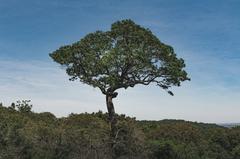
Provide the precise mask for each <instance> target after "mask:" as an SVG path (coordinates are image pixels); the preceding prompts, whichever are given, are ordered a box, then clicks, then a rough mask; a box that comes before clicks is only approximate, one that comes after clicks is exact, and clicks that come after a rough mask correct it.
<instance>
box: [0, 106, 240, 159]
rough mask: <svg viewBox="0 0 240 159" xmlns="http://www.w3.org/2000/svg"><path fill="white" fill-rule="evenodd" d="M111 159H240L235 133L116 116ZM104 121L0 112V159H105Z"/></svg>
mask: <svg viewBox="0 0 240 159" xmlns="http://www.w3.org/2000/svg"><path fill="white" fill-rule="evenodd" d="M116 117H117V119H118V121H119V122H118V123H117V125H116V127H117V134H116V135H117V136H116V138H115V141H114V142H115V145H114V149H115V152H116V155H117V156H116V159H239V158H240V127H235V128H224V127H221V126H218V125H214V124H202V123H193V122H185V121H179V120H163V121H136V120H135V119H134V118H130V117H126V116H125V115H117V116H116ZM109 134H110V125H109V123H108V115H107V114H105V113H102V112H97V113H92V114H88V113H83V114H71V115H69V116H68V117H65V118H56V117H55V116H54V115H53V114H51V113H48V112H45V113H33V112H31V113H26V112H25V111H20V110H14V111H13V110H12V108H11V107H9V108H6V107H0V159H5V158H6V159H79V158H80V159H110V158H111V155H110V154H111V153H112V150H111V142H113V141H112V140H111V139H110V135H109Z"/></svg>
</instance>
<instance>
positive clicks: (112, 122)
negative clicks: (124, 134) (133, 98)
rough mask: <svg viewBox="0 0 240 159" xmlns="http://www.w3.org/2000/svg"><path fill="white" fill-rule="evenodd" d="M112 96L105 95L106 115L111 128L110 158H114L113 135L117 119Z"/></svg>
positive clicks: (114, 135)
mask: <svg viewBox="0 0 240 159" xmlns="http://www.w3.org/2000/svg"><path fill="white" fill-rule="evenodd" d="M113 98H114V96H112V95H106V103H107V109H108V116H109V122H110V128H111V134H110V138H111V149H112V155H111V156H112V158H114V156H115V152H114V145H115V137H116V129H117V128H116V124H117V120H116V117H115V110H114V105H113V102H112V99H113Z"/></svg>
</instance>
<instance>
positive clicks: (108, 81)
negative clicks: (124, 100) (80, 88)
mask: <svg viewBox="0 0 240 159" xmlns="http://www.w3.org/2000/svg"><path fill="white" fill-rule="evenodd" d="M50 56H51V57H52V59H53V60H54V61H55V62H57V63H59V64H61V65H63V66H65V68H66V72H67V74H68V75H69V76H70V77H71V78H70V80H77V79H79V80H80V81H81V82H83V83H86V84H88V85H91V86H93V87H98V88H99V89H100V90H101V91H102V93H103V94H111V93H113V92H114V91H115V90H117V89H119V88H125V89H126V88H128V87H134V86H135V85H137V84H143V85H148V84H150V83H156V85H157V86H159V87H161V88H163V89H165V90H167V91H168V93H170V94H172V92H171V91H169V90H168V88H169V87H171V86H172V85H175V86H180V83H181V82H182V81H185V80H189V78H188V77H187V73H186V72H185V71H184V70H183V68H184V67H185V64H184V61H183V59H181V58H180V59H179V58H177V56H176V54H175V52H174V50H173V48H172V47H171V46H169V45H166V44H164V43H162V42H161V41H160V40H159V39H158V38H157V37H156V36H155V35H154V34H153V33H152V32H151V31H150V30H149V29H145V28H143V27H141V26H140V25H137V24H135V23H134V22H133V21H132V20H122V21H117V22H115V23H113V24H112V26H111V30H110V31H106V32H104V31H96V32H94V33H90V34H88V35H86V36H85V37H84V38H82V39H81V40H80V41H78V42H76V43H73V44H72V45H67V46H63V47H60V48H59V49H58V50H56V51H54V52H53V53H51V54H50Z"/></svg>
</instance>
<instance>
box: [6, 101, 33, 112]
mask: <svg viewBox="0 0 240 159" xmlns="http://www.w3.org/2000/svg"><path fill="white" fill-rule="evenodd" d="M30 102H31V100H22V101H20V100H19V101H17V104H16V107H17V109H18V111H20V112H24V113H30V112H31V109H32V105H31V104H30ZM11 108H12V109H15V104H14V103H12V105H11Z"/></svg>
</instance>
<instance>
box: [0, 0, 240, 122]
mask: <svg viewBox="0 0 240 159" xmlns="http://www.w3.org/2000/svg"><path fill="white" fill-rule="evenodd" d="M239 8H240V1H239V0H228V1H226V0H202V1H193V0H182V1H179V0H168V1H166V0H121V1H112V0H95V1H83V0H51V1H49V0H21V1H19V0H0V102H2V103H3V104H4V105H6V106H8V105H10V104H11V103H12V102H16V101H17V100H22V99H30V100H31V101H32V104H33V110H34V111H35V112H47V111H48V112H52V113H54V114H55V115H56V116H58V117H62V116H67V115H68V114H70V113H83V112H97V111H99V110H101V111H103V112H106V111H107V109H106V105H105V97H104V95H102V94H101V92H100V91H99V90H98V89H94V88H92V87H90V86H88V85H85V84H82V83H80V82H77V81H76V82H70V81H68V76H67V75H66V73H65V71H64V69H63V68H61V67H60V66H59V65H58V64H56V63H54V62H53V61H52V60H51V59H50V57H49V53H51V52H53V51H54V50H56V49H58V48H59V47H60V46H63V45H67V44H71V43H73V42H76V41H78V40H80V39H81V38H83V37H84V36H85V35H86V34H88V33H90V32H94V31H96V30H103V31H106V30H109V29H110V26H111V24H112V23H113V22H115V21H117V20H122V19H132V20H134V21H135V22H136V23H137V24H139V25H141V26H143V27H145V28H149V29H150V30H152V32H153V33H154V34H155V35H156V36H157V37H158V38H159V39H160V40H161V41H162V42H164V43H166V44H168V45H171V46H173V48H174V50H175V52H176V54H177V56H178V57H181V58H183V59H184V60H185V63H186V71H187V72H188V74H189V77H190V78H191V81H190V82H184V83H183V84H182V86H181V87H177V88H176V87H173V88H172V89H171V90H172V91H173V92H174V94H175V95H174V96H173V97H172V96H170V95H169V94H167V93H166V92H165V91H163V90H161V89H160V88H159V87H155V86H154V85H150V86H136V87H134V88H130V89H127V90H119V91H118V93H119V95H118V97H117V98H116V99H114V104H115V110H116V112H117V113H121V114H126V115H128V116H132V117H136V118H137V119H138V120H162V119H183V120H189V121H197V122H205V123H235V122H240V78H239V77H240V69H239V68H240V39H239V38H240V9H239Z"/></svg>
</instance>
